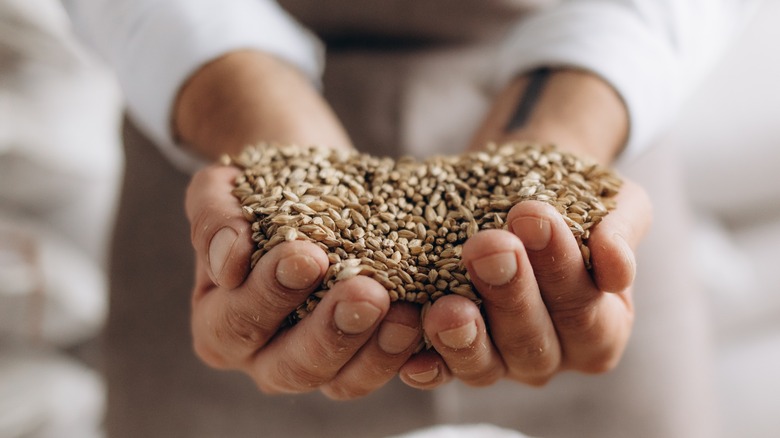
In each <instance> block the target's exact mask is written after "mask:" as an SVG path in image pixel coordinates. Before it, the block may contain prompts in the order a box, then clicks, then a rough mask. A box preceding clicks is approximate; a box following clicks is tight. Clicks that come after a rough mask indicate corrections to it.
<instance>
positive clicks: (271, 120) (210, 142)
mask: <svg viewBox="0 0 780 438" xmlns="http://www.w3.org/2000/svg"><path fill="white" fill-rule="evenodd" d="M173 125H174V131H175V133H176V137H177V140H178V141H179V142H180V143H182V145H183V147H186V148H189V149H191V150H193V151H194V152H196V153H197V154H199V155H201V156H203V157H205V158H208V159H215V158H217V157H219V156H220V155H222V154H224V153H235V152H237V151H238V150H240V149H242V148H243V147H244V146H246V145H247V144H251V143H257V142H260V141H267V142H280V143H298V144H321V145H327V146H333V147H349V146H350V142H349V139H348V137H347V135H346V133H345V132H344V129H343V128H342V126H341V124H340V123H339V121H338V119H337V118H336V116H335V115H334V114H333V112H332V110H331V109H330V107H329V106H328V104H327V103H326V102H325V101H324V99H323V98H322V97H321V96H320V94H319V92H318V91H317V90H316V88H315V87H314V86H313V85H312V84H311V82H310V81H309V80H308V78H306V77H305V76H304V75H303V74H302V73H301V72H299V71H298V70H297V69H296V68H295V67H293V66H291V65H289V64H287V63H285V62H283V61H281V60H278V59H276V58H274V57H273V56H270V55H267V54H264V53H260V52H255V51H238V52H233V53H229V54H226V55H224V56H222V57H220V58H218V59H216V60H214V61H212V62H211V63H209V64H206V65H204V66H203V67H201V68H200V69H199V70H198V71H197V72H195V74H193V76H192V77H191V78H190V79H189V80H188V81H187V82H186V83H185V84H184V85H183V86H182V88H181V91H180V92H179V96H178V98H177V101H176V104H175V107H174V112H173Z"/></svg>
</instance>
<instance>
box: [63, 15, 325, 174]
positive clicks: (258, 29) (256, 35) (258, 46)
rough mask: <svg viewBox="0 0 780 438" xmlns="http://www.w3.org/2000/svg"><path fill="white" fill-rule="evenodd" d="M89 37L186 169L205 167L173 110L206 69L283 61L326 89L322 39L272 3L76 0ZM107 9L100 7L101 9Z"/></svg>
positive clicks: (135, 113) (132, 109)
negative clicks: (230, 60)
mask: <svg viewBox="0 0 780 438" xmlns="http://www.w3.org/2000/svg"><path fill="white" fill-rule="evenodd" d="M69 3H70V4H71V5H73V4H75V5H76V6H75V9H76V15H77V18H78V20H77V21H81V22H80V23H79V22H77V23H76V25H77V27H82V26H84V25H86V26H87V27H89V29H88V32H89V35H88V39H90V40H91V42H92V44H93V45H95V46H96V48H97V49H98V51H100V52H102V53H103V55H104V56H105V57H106V58H108V60H109V61H110V62H111V63H112V64H113V66H114V68H115V69H116V71H117V74H118V76H119V81H120V83H121V84H122V87H123V88H124V91H125V96H126V99H127V105H128V111H129V115H130V117H131V118H132V119H133V121H134V122H135V123H137V124H138V126H139V127H140V128H141V129H142V130H143V131H144V132H145V133H146V134H147V135H149V137H150V138H151V139H152V140H153V141H154V142H155V143H157V145H158V146H159V147H160V149H161V151H162V152H163V153H164V154H165V155H166V156H167V157H168V158H169V159H170V160H171V161H172V162H173V163H174V165H176V166H177V167H179V168H180V169H182V170H185V171H188V172H193V171H195V170H197V169H198V168H200V167H202V166H203V165H204V164H205V163H204V161H203V160H202V159H201V158H199V157H198V156H197V155H196V154H194V153H189V152H187V151H185V150H184V149H182V148H181V147H180V145H177V144H176V142H175V139H174V137H173V129H172V128H173V126H172V115H173V113H172V111H173V109H174V105H175V100H176V98H177V95H178V92H179V90H180V88H181V86H182V85H183V84H184V83H185V82H186V80H187V79H188V78H189V77H190V76H191V75H192V74H193V73H195V72H196V71H197V70H198V68H200V67H201V66H203V65H204V64H206V63H208V62H209V61H212V60H214V59H216V58H218V57H220V56H221V55H224V54H226V53H228V52H231V51H235V50H242V49H254V50H259V51H263V52H265V53H269V54H271V55H274V56H277V57H278V58H280V59H282V60H284V61H286V62H289V63H290V64H292V65H294V66H296V67H297V68H299V69H300V70H301V71H302V72H304V73H305V74H306V75H307V76H308V77H309V78H310V79H311V80H312V81H313V82H315V83H317V84H319V80H320V79H319V78H320V75H321V73H322V68H323V64H324V61H323V58H324V55H323V52H324V50H323V47H322V45H321V43H320V42H319V40H317V38H316V37H315V36H314V35H312V34H311V33H310V32H308V31H307V30H306V29H305V28H303V27H302V26H301V25H300V24H298V23H297V22H296V21H294V20H293V19H292V18H291V17H290V16H289V15H288V14H287V13H286V12H285V11H284V10H283V9H282V8H281V7H280V6H279V5H278V4H277V3H276V2H274V1H270V0H230V1H216V0H167V1H157V0H102V1H101V0H69ZM96 4H99V5H100V6H95V5H96Z"/></svg>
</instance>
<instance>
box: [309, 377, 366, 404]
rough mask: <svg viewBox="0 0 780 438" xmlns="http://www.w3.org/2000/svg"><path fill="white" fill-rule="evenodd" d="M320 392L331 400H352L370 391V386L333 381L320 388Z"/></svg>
mask: <svg viewBox="0 0 780 438" xmlns="http://www.w3.org/2000/svg"><path fill="white" fill-rule="evenodd" d="M321 391H322V393H323V394H324V395H325V396H326V397H328V398H329V399H331V400H354V399H357V398H361V397H365V396H366V395H368V394H370V393H371V391H372V390H371V388H369V387H367V386H365V385H349V384H345V383H343V382H339V381H333V382H330V383H328V384H327V385H325V386H323V387H322V388H321Z"/></svg>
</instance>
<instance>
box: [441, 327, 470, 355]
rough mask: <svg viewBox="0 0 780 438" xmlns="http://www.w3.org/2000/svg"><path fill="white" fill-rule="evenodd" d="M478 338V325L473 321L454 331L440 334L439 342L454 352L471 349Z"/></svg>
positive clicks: (445, 331) (450, 330)
mask: <svg viewBox="0 0 780 438" xmlns="http://www.w3.org/2000/svg"><path fill="white" fill-rule="evenodd" d="M476 338H477V324H476V323H475V322H474V321H472V322H470V323H468V324H463V325H462V326H460V327H456V328H454V329H449V330H444V331H441V332H439V340H440V341H441V343H442V344H444V345H445V346H447V347H449V348H452V349H453V350H459V349H461V348H466V347H469V346H470V345H471V344H472V343H473V342H474V339H476Z"/></svg>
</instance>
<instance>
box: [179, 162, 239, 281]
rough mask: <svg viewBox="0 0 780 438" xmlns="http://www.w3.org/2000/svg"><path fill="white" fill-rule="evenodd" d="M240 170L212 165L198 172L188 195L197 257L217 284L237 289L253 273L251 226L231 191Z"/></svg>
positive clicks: (191, 236) (193, 242)
mask: <svg viewBox="0 0 780 438" xmlns="http://www.w3.org/2000/svg"><path fill="white" fill-rule="evenodd" d="M238 172H239V171H238V169H234V168H231V167H225V166H219V165H212V166H209V167H206V168H205V169H203V170H201V171H199V172H198V173H196V174H195V175H194V176H193V178H192V180H191V181H190V184H189V186H188V187H187V194H186V198H185V210H186V212H187V218H188V219H189V221H190V227H191V229H190V231H191V234H190V238H191V240H192V245H193V247H194V248H195V256H196V258H197V260H198V262H199V263H200V264H201V266H205V267H206V268H207V269H206V270H207V271H208V274H209V277H210V278H211V281H213V282H214V284H216V285H218V286H221V287H224V288H227V289H234V288H236V287H238V286H239V285H240V284H241V283H243V282H244V279H245V278H246V276H247V275H248V274H249V270H250V257H251V255H252V251H253V250H254V243H253V242H252V240H251V226H250V224H249V222H248V221H247V220H246V219H245V218H244V216H243V214H242V210H241V206H240V204H239V202H238V200H237V199H236V198H235V197H234V196H233V195H232V194H231V191H232V189H233V187H234V183H233V181H234V180H235V177H236V176H237V175H238Z"/></svg>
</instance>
